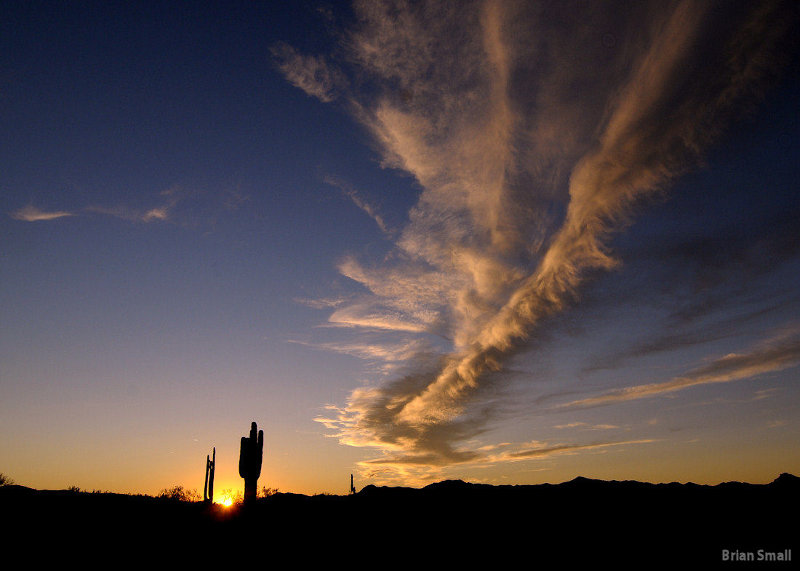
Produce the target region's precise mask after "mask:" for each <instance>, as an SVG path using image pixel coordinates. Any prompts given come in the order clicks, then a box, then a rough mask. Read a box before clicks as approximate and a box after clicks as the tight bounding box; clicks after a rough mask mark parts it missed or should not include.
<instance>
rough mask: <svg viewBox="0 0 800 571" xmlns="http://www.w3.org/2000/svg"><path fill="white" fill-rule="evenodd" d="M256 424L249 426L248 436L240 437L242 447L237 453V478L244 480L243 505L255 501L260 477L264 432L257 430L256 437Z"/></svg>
mask: <svg viewBox="0 0 800 571" xmlns="http://www.w3.org/2000/svg"><path fill="white" fill-rule="evenodd" d="M256 429H257V426H256V423H255V422H253V423H252V424H251V425H250V436H242V447H241V450H240V452H239V476H241V477H242V478H244V503H246V504H247V503H251V502H253V501H254V500H255V499H256V496H257V494H258V491H257V489H256V484H257V483H258V477H259V476H261V459H262V456H263V454H264V431H263V430H259V431H258V435H257V436H256Z"/></svg>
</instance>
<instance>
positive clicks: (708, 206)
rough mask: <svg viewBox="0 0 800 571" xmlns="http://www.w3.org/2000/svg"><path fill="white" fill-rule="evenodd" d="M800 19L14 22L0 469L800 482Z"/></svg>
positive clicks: (400, 8) (270, 17)
mask: <svg viewBox="0 0 800 571" xmlns="http://www.w3.org/2000/svg"><path fill="white" fill-rule="evenodd" d="M798 21H799V20H798V7H797V4H796V3H795V2H770V1H765V2H760V3H753V2H738V3H737V2H722V3H719V4H715V3H704V2H691V1H690V2H674V3H672V2H662V1H658V2H653V3H652V5H648V4H647V3H645V2H631V3H622V2H611V3H609V4H604V3H602V2H589V3H575V4H574V5H573V3H569V2H555V3H550V2H521V3H518V2H504V1H495V2H492V1H489V2H458V3H426V2H421V3H414V4H413V5H412V6H407V5H406V4H405V3H404V2H388V3H382V2H364V3H356V4H354V5H352V6H346V7H345V6H344V5H340V4H339V3H324V2H309V3H301V2H292V3H288V2H287V3H282V2H280V3H279V2H225V3H219V4H214V3H208V2H203V3H171V2H166V3H163V2H153V3H145V2H141V3H140V2H133V3H107V2H97V3H93V2H70V3H59V2H43V3H38V2H4V3H3V5H2V7H0V133H1V134H0V215H2V220H3V221H2V223H1V224H0V230H1V231H2V238H0V471H2V472H3V473H4V474H6V475H7V476H10V477H11V478H13V479H14V480H15V481H16V482H17V483H21V484H24V485H28V486H31V487H36V488H64V487H67V486H71V485H76V486H79V487H81V488H83V489H90V490H91V489H102V490H110V491H118V492H141V493H156V492H158V491H159V490H160V489H162V488H166V487H169V486H172V485H175V484H181V485H184V486H186V487H187V488H190V489H192V488H194V489H198V490H202V486H203V470H204V468H205V457H206V454H208V453H210V451H211V448H212V447H213V446H216V449H217V459H218V466H217V472H216V473H217V484H216V488H217V490H224V489H226V488H230V489H237V488H238V489H241V486H242V480H241V479H240V478H239V477H238V474H237V462H238V445H239V444H238V443H239V438H240V437H241V436H243V435H245V434H246V433H247V431H248V430H249V424H250V422H251V421H253V420H255V421H256V422H258V424H259V428H262V429H263V430H264V432H265V454H264V466H263V470H262V476H261V479H260V481H259V485H264V486H269V487H276V488H278V489H280V490H281V491H290V492H298V493H318V492H331V493H345V492H346V491H347V490H348V488H349V475H350V473H354V474H355V477H356V484H357V487H359V488H360V487H361V486H363V485H366V484H368V483H375V484H393V485H411V486H418V485H423V484H425V483H428V482H431V481H437V480H441V479H445V478H462V479H465V480H469V481H473V482H487V483H492V484H535V483H541V482H553V483H555V482H561V481H565V480H568V479H571V478H574V477H575V476H579V475H580V476H586V477H592V478H605V479H637V480H643V481H652V482H666V481H693V482H697V483H712V484H713V483H718V482H721V481H727V480H744V481H749V482H757V483H762V482H768V481H771V480H772V479H774V478H775V477H776V476H777V475H778V474H780V473H781V472H793V473H795V474H798V473H800V452H799V451H798V446H797V443H798V441H799V440H800V382H798V380H799V379H798V374H799V373H800V367H798V365H800V287H799V286H800V240H799V239H798V238H799V236H798V234H799V232H798V231H800V194H799V193H798V192H797V181H798V179H800V129H798V101H799V100H800V81H798V79H799V78H800V74H798V58H797V45H796V43H795V42H794V40H792V33H791V32H792V31H793V27H794V26H797V24H798Z"/></svg>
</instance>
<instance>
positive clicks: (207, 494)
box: [203, 446, 217, 504]
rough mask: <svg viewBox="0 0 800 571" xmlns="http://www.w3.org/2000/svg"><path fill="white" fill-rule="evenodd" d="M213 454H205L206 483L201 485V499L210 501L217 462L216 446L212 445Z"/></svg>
mask: <svg viewBox="0 0 800 571" xmlns="http://www.w3.org/2000/svg"><path fill="white" fill-rule="evenodd" d="M212 454H213V456H211V458H209V457H208V456H206V483H205V484H204V485H203V501H204V502H206V503H209V504H210V503H211V502H213V501H214V468H216V464H217V448H216V446H215V447H214V450H213V452H212Z"/></svg>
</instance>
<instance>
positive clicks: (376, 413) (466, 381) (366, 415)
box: [275, 1, 796, 470]
mask: <svg viewBox="0 0 800 571" xmlns="http://www.w3.org/2000/svg"><path fill="white" fill-rule="evenodd" d="M355 14H356V22H355V23H354V24H353V26H352V27H351V28H350V29H348V30H347V32H346V33H344V34H343V36H342V38H341V41H342V44H341V45H342V47H343V48H344V52H345V53H346V57H345V61H344V62H342V64H341V65H336V66H334V64H333V63H332V62H333V60H330V59H326V58H325V57H323V56H305V55H300V54H298V53H296V52H295V51H294V50H293V49H292V48H290V47H288V46H281V47H280V48H279V49H276V51H275V55H276V56H277V57H278V58H279V65H280V67H281V69H282V70H283V72H284V73H285V74H286V77H287V78H288V79H289V80H290V81H292V82H293V83H295V84H296V85H297V86H298V87H301V88H302V89H304V90H305V91H306V92H307V93H309V94H311V95H314V96H316V97H318V98H320V99H321V100H323V101H326V102H328V101H334V100H338V101H340V102H342V103H343V104H344V105H346V106H347V108H348V109H349V110H350V111H351V112H352V113H353V114H354V116H355V117H356V118H357V119H358V120H359V121H360V122H361V123H363V125H364V126H365V127H366V128H367V129H368V130H369V132H370V133H371V134H372V136H373V138H374V141H375V143H376V146H377V149H378V150H379V152H380V154H381V157H382V160H383V164H384V165H385V166H387V167H392V168H396V169H401V170H402V171H405V172H407V173H409V174H411V175H412V176H413V177H414V179H415V180H416V182H417V183H418V184H419V187H420V188H421V194H420V196H419V200H418V202H417V204H416V205H415V206H414V208H413V209H412V210H411V212H410V213H409V221H408V224H407V225H406V226H405V227H404V228H403V229H402V230H401V231H400V232H399V233H398V234H397V235H396V241H395V244H394V245H395V249H394V252H393V253H392V255H391V256H390V257H389V258H388V259H387V260H385V261H384V262H383V263H381V264H377V265H365V264H363V263H362V262H360V261H359V260H358V259H355V258H347V259H345V260H343V261H342V262H341V264H340V270H341V272H342V274H343V275H345V276H347V277H349V278H351V279H353V280H355V281H357V282H359V283H360V284H362V285H363V286H364V287H365V288H366V290H367V291H368V292H369V295H365V296H362V297H360V298H358V299H356V300H350V301H347V302H343V303H340V304H338V305H337V306H336V308H335V310H334V312H333V314H332V315H331V318H330V321H331V323H333V324H335V325H338V326H347V327H354V328H359V329H360V330H364V331H384V332H387V331H388V332H397V333H398V334H403V335H406V336H412V340H413V342H412V341H408V338H406V341H405V342H403V343H401V344H400V346H402V347H414V349H415V351H416V352H415V353H414V355H413V356H412V357H411V358H409V355H408V354H406V353H404V362H405V363H407V364H409V366H407V367H406V372H405V374H402V375H400V376H398V377H396V378H394V379H393V380H389V381H387V382H384V383H383V384H380V385H377V386H369V387H362V388H358V389H356V390H354V391H353V392H352V394H351V395H350V398H349V400H348V402H347V403H346V405H344V406H342V407H331V408H332V409H333V411H334V414H332V415H331V417H329V418H325V419H320V420H321V421H322V422H325V423H326V424H327V426H328V427H329V428H332V429H333V430H335V433H336V434H337V435H338V437H339V438H340V440H341V441H342V442H343V443H346V444H351V445H357V446H373V447H377V448H378V449H380V450H381V451H383V455H382V456H381V457H380V458H378V459H376V460H374V461H372V462H371V464H372V465H374V466H378V465H380V466H382V467H385V466H392V467H395V468H396V469H398V470H402V469H403V466H408V465H416V466H434V467H435V466H445V465H450V464H454V463H463V462H474V461H478V460H480V461H489V460H491V459H492V457H491V455H490V454H489V453H487V452H486V451H483V450H476V449H472V448H470V447H468V446H466V445H465V444H464V442H465V441H466V440H467V439H468V438H471V437H473V436H475V435H477V434H479V433H480V432H481V431H483V430H485V428H486V426H487V423H489V422H490V420H491V419H492V417H493V415H494V414H495V412H496V403H492V402H491V401H489V400H486V399H484V398H482V395H483V391H484V389H485V388H486V387H487V386H488V385H490V384H491V383H493V382H496V381H497V378H498V375H497V372H498V371H501V370H502V369H503V367H504V364H505V363H506V362H507V360H508V358H509V357H510V356H512V355H514V354H515V353H516V352H518V351H520V350H523V349H525V348H526V347H527V346H528V344H529V343H530V336H531V335H532V333H534V332H535V331H536V329H537V326H539V325H540V324H541V322H542V320H544V319H546V318H549V317H551V316H553V315H555V314H557V313H558V312H560V311H562V310H563V309H564V308H565V307H566V306H567V305H569V304H570V303H572V302H573V300H574V296H575V294H576V293H577V292H578V291H579V289H580V287H581V285H582V283H583V281H584V280H585V279H586V276H587V275H589V274H590V273H591V272H595V271H603V270H609V269H611V268H614V267H615V265H616V263H617V260H615V258H614V256H613V253H612V252H610V251H609V248H608V243H609V237H610V236H611V235H612V234H613V233H614V232H618V231H620V230H622V229H624V227H625V225H626V224H627V223H628V221H629V217H630V216H631V214H632V206H634V205H636V204H637V203H638V202H639V201H642V200H645V199H647V198H648V197H649V196H651V195H653V194H654V193H656V192H661V191H662V190H663V189H665V188H666V187H667V186H668V184H669V183H670V182H671V181H672V180H673V179H674V178H675V177H676V176H677V175H679V174H681V173H683V172H685V171H686V170H687V169H690V168H692V167H693V166H694V165H696V164H697V162H698V160H700V159H701V158H702V153H703V152H704V150H705V149H707V147H708V146H709V144H710V143H712V142H713V141H714V139H715V137H716V136H717V135H718V134H719V132H720V131H721V130H722V129H724V127H725V126H726V125H727V124H728V123H729V122H730V121H731V119H733V118H734V117H735V115H736V113H738V112H739V111H741V109H742V108H743V106H746V105H748V104H749V103H751V102H752V101H753V100H754V99H755V98H757V96H758V95H759V93H760V91H761V89H762V86H763V84H764V82H765V81H767V80H769V79H770V78H771V77H772V75H773V73H774V72H775V71H776V68H777V66H779V64H780V63H781V61H780V55H781V53H782V50H783V47H784V46H783V42H785V41H786V39H787V37H788V35H789V33H790V29H791V26H792V25H793V22H794V21H795V20H794V18H795V17H796V9H795V8H793V7H792V5H791V3H785V4H782V3H779V2H777V3H773V2H761V3H752V2H739V3H737V2H723V3H718V4H717V3H707V2H692V1H684V2H662V1H658V2H651V3H648V2H610V3H602V2H502V1H487V2H457V3H453V2H408V3H406V2H373V1H368V2H359V3H356V4H355ZM351 198H354V196H351ZM354 200H355V198H354ZM362 208H363V206H362ZM381 224H382V222H381ZM431 334H435V335H438V336H440V338H444V339H447V340H448V342H449V347H448V349H447V350H446V351H444V352H441V351H436V350H434V349H433V347H432V346H431V345H430V344H428V343H426V342H425V339H426V338H427V337H426V336H429V335H431ZM414 335H417V336H418V337H417V338H413V336H414ZM351 348H352V347H351ZM359 351H367V349H366V348H364V347H362V348H361V349H359ZM681 383H684V381H683V380H679V381H676V384H675V385H674V387H673V385H670V386H669V388H670V389H671V388H678V385H680V384H681ZM684 384H689V382H685V383H684ZM627 396H632V393H631V394H628V395H627ZM609 398H610V397H609ZM611 444H615V443H604V442H600V443H593V444H592V445H582V446H577V447H574V448H586V447H602V446H608V445H611ZM568 448H570V447H565V448H564V449H568ZM537 450H538V451H537ZM559 450H560V448H554V449H548V448H540V447H536V446H534V447H531V448H529V449H527V450H519V451H517V452H515V453H514V455H513V456H515V457H517V458H520V457H526V456H536V455H543V454H545V453H555V452H558V451H559ZM511 457H512V456H509V455H506V456H505V459H509V458H511Z"/></svg>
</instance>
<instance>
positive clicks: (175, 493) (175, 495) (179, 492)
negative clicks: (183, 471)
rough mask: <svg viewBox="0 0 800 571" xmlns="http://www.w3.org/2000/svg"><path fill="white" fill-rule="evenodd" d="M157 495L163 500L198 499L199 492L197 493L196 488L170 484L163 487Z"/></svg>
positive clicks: (189, 500) (192, 500)
mask: <svg viewBox="0 0 800 571" xmlns="http://www.w3.org/2000/svg"><path fill="white" fill-rule="evenodd" d="M158 497H159V498H161V499H163V500H175V501H181V502H197V501H200V494H199V493H197V490H187V489H186V488H184V487H183V486H181V485H178V486H172V487H171V488H164V489H163V490H161V491H160V492H159V494H158Z"/></svg>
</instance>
